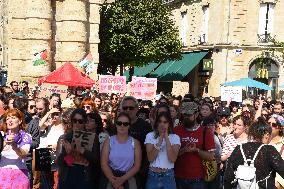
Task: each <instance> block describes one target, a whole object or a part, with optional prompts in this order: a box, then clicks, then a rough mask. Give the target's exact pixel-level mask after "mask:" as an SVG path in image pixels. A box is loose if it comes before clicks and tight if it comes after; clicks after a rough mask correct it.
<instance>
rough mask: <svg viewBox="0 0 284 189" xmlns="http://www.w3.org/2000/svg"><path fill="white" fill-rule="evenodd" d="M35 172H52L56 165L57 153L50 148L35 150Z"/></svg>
mask: <svg viewBox="0 0 284 189" xmlns="http://www.w3.org/2000/svg"><path fill="white" fill-rule="evenodd" d="M33 153H34V157H35V158H34V159H35V170H36V171H50V170H51V169H52V165H54V164H55V159H56V152H55V151H53V150H52V149H50V148H39V149H35V151H34V152H33Z"/></svg>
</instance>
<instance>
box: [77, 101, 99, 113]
mask: <svg viewBox="0 0 284 189" xmlns="http://www.w3.org/2000/svg"><path fill="white" fill-rule="evenodd" d="M81 108H82V109H84V110H85V111H86V113H87V114H89V113H93V112H97V108H96V104H95V102H94V101H93V100H92V99H91V98H84V99H83V101H82V102H81Z"/></svg>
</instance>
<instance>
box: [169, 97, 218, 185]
mask: <svg viewBox="0 0 284 189" xmlns="http://www.w3.org/2000/svg"><path fill="white" fill-rule="evenodd" d="M180 111H181V115H182V120H181V125H179V126H177V127H175V128H174V133H175V134H177V135H178V136H179V137H180V139H181V149H180V151H179V156H178V159H177V161H176V164H175V176H176V182H177V188H178V189H195V188H199V189H205V188H206V185H205V182H204V177H205V175H204V172H205V171H204V168H203V165H202V160H203V159H204V160H213V159H214V151H215V143H214V138H213V132H212V131H211V130H210V129H206V130H204V129H205V127H204V126H202V125H200V124H199V123H198V122H197V118H198V116H199V113H198V105H197V104H196V103H195V102H183V103H182V104H181V109H180ZM204 131H205V132H204ZM205 135H206V140H204V137H205ZM204 142H205V143H204ZM189 162H191V163H189Z"/></svg>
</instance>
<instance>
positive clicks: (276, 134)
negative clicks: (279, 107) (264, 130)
mask: <svg viewBox="0 0 284 189" xmlns="http://www.w3.org/2000/svg"><path fill="white" fill-rule="evenodd" d="M268 124H269V125H270V127H271V128H272V133H271V141H270V143H269V144H270V145H272V146H274V147H275V148H276V150H277V151H278V152H279V153H280V155H281V157H282V159H284V137H283V129H284V118H283V117H282V116H280V115H277V114H272V115H271V116H270V118H269V119H268ZM275 186H276V187H277V188H278V189H282V188H284V179H283V178H282V177H281V176H279V175H278V174H277V175H276V178H275Z"/></svg>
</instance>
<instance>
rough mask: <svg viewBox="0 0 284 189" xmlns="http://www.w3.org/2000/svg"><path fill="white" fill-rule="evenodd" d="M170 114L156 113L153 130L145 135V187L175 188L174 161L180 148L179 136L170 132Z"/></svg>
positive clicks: (171, 127)
mask: <svg viewBox="0 0 284 189" xmlns="http://www.w3.org/2000/svg"><path fill="white" fill-rule="evenodd" d="M172 129H173V122H172V119H171V115H170V114H169V113H166V112H162V113H160V114H159V115H158V117H157V119H156V121H155V124H154V131H153V132H150V133H148V134H147V136H146V140H145V144H146V151H147V157H148V160H149V162H150V171H149V173H148V179H147V184H146V188H147V189H159V188H161V187H163V188H164V189H175V188H176V182H175V176H174V163H175V161H176V159H177V156H178V152H179V149H180V138H179V136H177V135H175V134H172Z"/></svg>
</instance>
